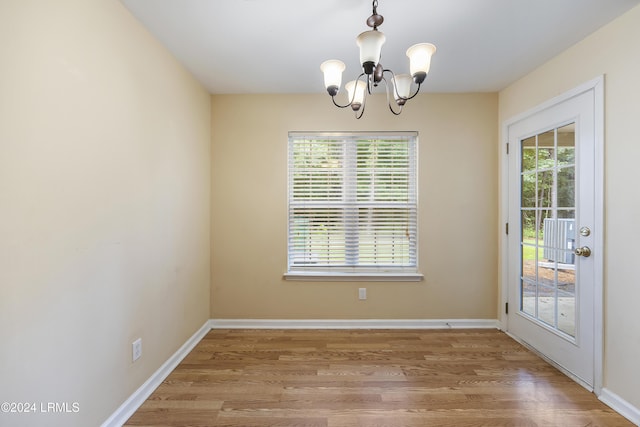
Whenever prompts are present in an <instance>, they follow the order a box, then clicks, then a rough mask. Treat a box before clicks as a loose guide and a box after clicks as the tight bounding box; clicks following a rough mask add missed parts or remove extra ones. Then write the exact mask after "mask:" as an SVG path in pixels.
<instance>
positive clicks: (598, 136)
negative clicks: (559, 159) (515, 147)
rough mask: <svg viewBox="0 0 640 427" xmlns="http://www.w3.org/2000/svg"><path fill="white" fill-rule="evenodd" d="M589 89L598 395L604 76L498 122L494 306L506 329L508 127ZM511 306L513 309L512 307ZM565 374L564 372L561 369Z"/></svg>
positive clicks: (597, 388)
mask: <svg viewBox="0 0 640 427" xmlns="http://www.w3.org/2000/svg"><path fill="white" fill-rule="evenodd" d="M588 91H593V94H594V100H595V101H594V104H595V108H594V122H595V123H594V125H595V129H594V130H595V132H594V135H595V141H594V143H595V164H594V180H595V189H594V190H595V200H594V202H595V221H594V228H595V229H596V230H600V231H599V232H597V233H595V234H594V243H595V244H594V247H595V248H599V249H597V250H595V251H594V252H593V254H592V257H593V261H594V313H593V315H594V331H593V339H594V358H593V360H594V377H593V391H594V393H595V394H596V396H599V395H600V393H601V391H602V377H603V363H604V329H603V327H604V324H603V320H604V318H603V317H604V296H603V292H604V286H603V280H604V257H603V253H602V252H603V250H604V76H599V77H597V78H595V79H593V80H591V81H588V82H586V83H584V84H582V85H580V86H578V87H576V88H574V89H571V90H570V91H568V92H565V93H563V94H561V95H559V96H556V97H555V98H552V99H550V100H548V101H546V102H544V103H542V104H540V105H538V106H536V107H534V108H532V109H530V110H528V111H525V112H523V113H521V114H518V115H517V116H515V117H512V118H510V119H508V120H505V121H504V122H503V123H502V140H501V141H500V142H499V145H500V148H499V152H500V164H501V178H500V204H501V206H500V224H499V230H501V236H502V238H501V239H500V242H501V251H500V264H501V271H500V280H501V284H502V286H501V298H500V299H501V301H500V302H501V304H500V307H499V308H498V319H499V321H500V328H501V329H502V330H504V331H507V330H508V326H509V325H508V316H507V314H506V313H505V307H506V303H507V302H508V296H509V280H508V254H509V245H508V239H507V235H506V232H505V227H506V224H507V222H509V158H508V156H507V143H508V137H509V126H510V125H512V124H513V123H516V122H518V121H520V120H523V119H525V118H527V117H529V116H532V115H534V114H536V113H538V112H540V111H543V110H545V109H547V108H549V107H551V106H553V105H556V104H559V103H561V102H563V101H565V100H567V99H569V98H572V97H574V96H577V95H579V94H581V93H584V92H588ZM512 309H513V308H512ZM565 373H567V372H565Z"/></svg>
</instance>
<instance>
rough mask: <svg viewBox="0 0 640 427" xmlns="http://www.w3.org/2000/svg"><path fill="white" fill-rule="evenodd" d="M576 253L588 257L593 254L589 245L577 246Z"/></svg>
mask: <svg viewBox="0 0 640 427" xmlns="http://www.w3.org/2000/svg"><path fill="white" fill-rule="evenodd" d="M574 253H575V254H576V255H578V256H583V257H585V258H587V257H589V255H591V249H589V247H588V246H583V247H581V248H576V250H575V251H574Z"/></svg>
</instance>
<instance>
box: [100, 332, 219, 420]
mask: <svg viewBox="0 0 640 427" xmlns="http://www.w3.org/2000/svg"><path fill="white" fill-rule="evenodd" d="M210 330H211V320H207V321H206V322H205V323H204V325H202V327H201V328H200V329H199V330H198V331H197V332H196V333H195V334H193V336H191V338H189V339H188V340H187V342H185V343H184V344H183V345H182V347H180V348H179V349H178V351H176V352H175V353H174V354H173V355H172V356H171V357H170V358H169V359H168V360H167V361H166V362H164V364H163V365H162V366H161V367H160V368H159V369H158V370H157V371H156V372H154V373H153V375H151V377H149V379H148V380H147V381H145V383H144V384H142V385H141V386H140V388H138V389H137V390H136V391H135V392H134V393H133V394H132V395H131V396H129V398H128V399H127V400H125V402H124V403H123V404H122V405H120V407H119V408H118V409H117V410H116V411H115V412H114V413H113V414H111V416H110V417H109V418H107V420H106V421H105V422H104V423H102V426H101V427H120V426H122V425H123V424H124V423H125V422H127V420H128V419H129V417H131V415H133V414H134V412H136V410H137V409H138V408H139V407H140V406H142V404H143V403H144V401H145V400H147V398H148V397H149V396H151V393H153V391H154V390H155V389H156V388H158V386H159V385H160V384H161V383H162V381H164V379H165V378H167V377H168V376H169V374H170V373H171V372H172V371H173V370H174V369H175V368H176V366H178V364H179V363H180V362H181V361H182V359H184V358H185V357H186V356H187V354H189V352H190V351H191V350H193V348H194V347H195V346H196V345H197V344H198V343H199V342H200V340H202V338H204V336H205V335H206V334H207V333H208V332H209V331H210Z"/></svg>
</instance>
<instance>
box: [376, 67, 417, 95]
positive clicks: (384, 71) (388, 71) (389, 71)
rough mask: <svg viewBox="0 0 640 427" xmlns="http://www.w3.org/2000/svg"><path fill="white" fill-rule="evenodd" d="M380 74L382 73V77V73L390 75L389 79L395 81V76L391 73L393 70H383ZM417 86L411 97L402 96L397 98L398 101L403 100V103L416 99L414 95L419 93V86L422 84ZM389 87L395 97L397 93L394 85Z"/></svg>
mask: <svg viewBox="0 0 640 427" xmlns="http://www.w3.org/2000/svg"><path fill="white" fill-rule="evenodd" d="M382 73H383V75H384V73H390V74H391V77H392V78H393V80H394V81H395V78H396V74H395V73H394V72H393V70H389V69H387V68H385V69H384V70H383V71H382ZM385 83H386V82H385ZM417 85H418V87H417V88H416V91H415V92H414V94H413V95H411V96H409V97H406V98H405V97H404V96H398V98H400V99H404V100H405V101H408V100H410V99H413V98H415V97H416V95H417V94H418V92H420V86H421V85H422V83H417ZM391 86H392V87H393V92H394V93H393V95H394V96H395V95H397V94H398V93H397V90H396V87H395V86H394V85H391Z"/></svg>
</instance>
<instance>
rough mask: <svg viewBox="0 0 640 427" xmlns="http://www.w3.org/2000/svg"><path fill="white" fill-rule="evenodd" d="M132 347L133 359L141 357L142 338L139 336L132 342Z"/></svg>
mask: <svg viewBox="0 0 640 427" xmlns="http://www.w3.org/2000/svg"><path fill="white" fill-rule="evenodd" d="M131 349H132V353H133V361H134V362H135V361H136V360H138V359H140V356H142V338H138V339H137V340H135V341H134V342H133V344H131Z"/></svg>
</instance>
